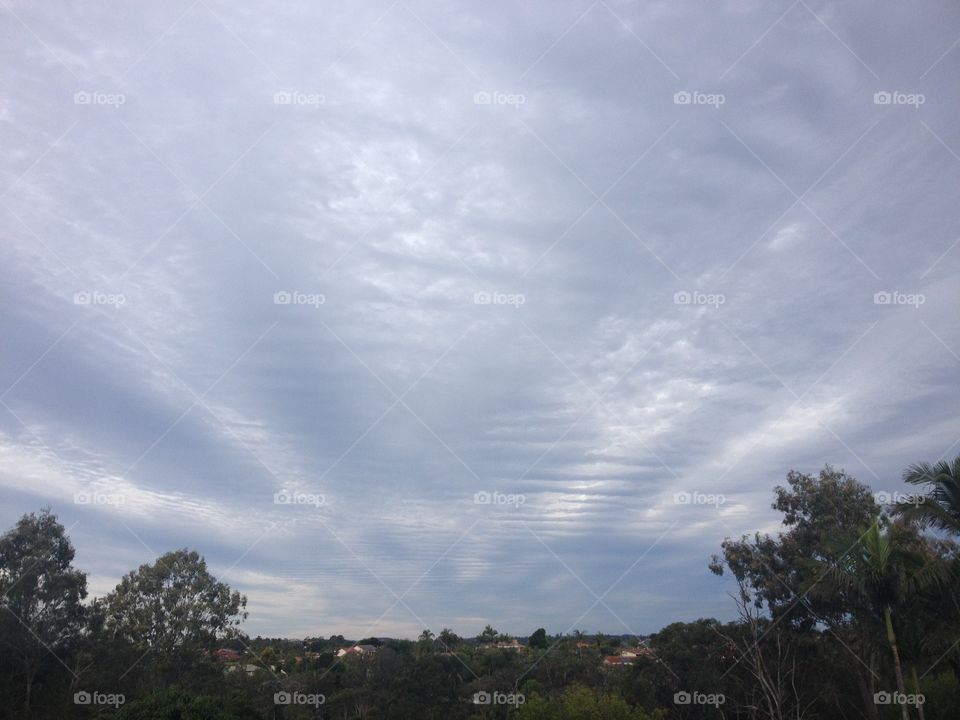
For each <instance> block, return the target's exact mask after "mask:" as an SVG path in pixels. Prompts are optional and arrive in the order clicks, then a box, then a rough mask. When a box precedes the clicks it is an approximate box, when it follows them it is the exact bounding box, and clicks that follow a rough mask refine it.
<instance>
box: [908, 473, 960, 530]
mask: <svg viewBox="0 0 960 720" xmlns="http://www.w3.org/2000/svg"><path fill="white" fill-rule="evenodd" d="M903 480H904V482H907V483H910V484H911V485H926V486H928V487H929V491H928V493H927V495H926V496H925V497H924V498H922V500H921V501H920V502H900V503H897V506H896V508H895V512H897V514H899V515H902V516H903V517H905V518H907V519H909V520H915V521H917V522H919V523H920V524H921V525H923V526H932V527H935V528H937V529H939V530H946V531H947V532H950V533H953V534H954V535H960V456H957V458H956V459H954V461H953V462H952V463H951V462H947V461H946V460H941V461H940V462H938V463H936V464H934V465H931V464H930V463H925V462H924V463H917V464H916V465H911V466H910V467H908V468H907V469H906V470H905V471H904V473H903Z"/></svg>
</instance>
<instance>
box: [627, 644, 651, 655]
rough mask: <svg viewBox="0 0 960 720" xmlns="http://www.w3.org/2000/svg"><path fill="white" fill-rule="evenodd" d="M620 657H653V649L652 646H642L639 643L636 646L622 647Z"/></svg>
mask: <svg viewBox="0 0 960 720" xmlns="http://www.w3.org/2000/svg"><path fill="white" fill-rule="evenodd" d="M620 657H625V658H638V657H646V658H652V657H654V653H653V649H652V648H648V647H645V646H643V645H640V646H638V647H632V648H624V649H623V650H621V651H620Z"/></svg>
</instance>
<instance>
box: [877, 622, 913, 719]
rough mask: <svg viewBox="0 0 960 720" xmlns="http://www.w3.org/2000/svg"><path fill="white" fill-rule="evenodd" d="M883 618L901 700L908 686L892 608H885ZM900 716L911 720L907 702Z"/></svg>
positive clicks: (903, 705) (903, 703)
mask: <svg viewBox="0 0 960 720" xmlns="http://www.w3.org/2000/svg"><path fill="white" fill-rule="evenodd" d="M883 620H884V622H885V623H886V626H887V642H889V643H890V652H891V653H893V672H894V674H895V675H896V676H897V690H899V691H900V695H901V698H900V699H901V700H905V699H906V698H905V697H904V696H905V695H906V694H907V686H906V685H905V684H904V682H903V668H902V667H901V666H900V651H899V650H898V649H897V635H896V633H894V631H893V616H892V615H891V614H890V608H889V606H888V607H885V608H883ZM900 717H901V718H902V720H910V716H909V715H908V714H907V704H906V703H905V702H901V703H900Z"/></svg>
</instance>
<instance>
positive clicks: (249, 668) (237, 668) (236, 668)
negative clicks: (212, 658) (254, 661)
mask: <svg viewBox="0 0 960 720" xmlns="http://www.w3.org/2000/svg"><path fill="white" fill-rule="evenodd" d="M262 670H263V668H262V667H260V666H259V665H231V666H230V667H228V668H227V669H226V672H241V671H242V672H244V673H246V674H247V675H254V674H255V673H258V672H260V671H262Z"/></svg>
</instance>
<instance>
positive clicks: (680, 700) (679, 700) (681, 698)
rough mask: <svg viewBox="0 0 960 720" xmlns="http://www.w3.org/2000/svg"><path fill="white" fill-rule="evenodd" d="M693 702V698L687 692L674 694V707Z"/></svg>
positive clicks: (682, 691)
mask: <svg viewBox="0 0 960 720" xmlns="http://www.w3.org/2000/svg"><path fill="white" fill-rule="evenodd" d="M691 702H693V696H692V695H691V694H690V693H688V692H687V691H686V690H681V691H680V692H676V693H674V694H673V704H674V705H689V704H690V703H691Z"/></svg>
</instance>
